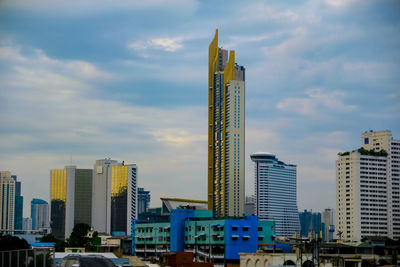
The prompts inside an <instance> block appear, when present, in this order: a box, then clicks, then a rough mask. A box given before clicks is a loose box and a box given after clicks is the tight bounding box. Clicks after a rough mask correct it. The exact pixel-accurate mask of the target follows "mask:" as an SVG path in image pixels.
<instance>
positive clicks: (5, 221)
mask: <svg viewBox="0 0 400 267" xmlns="http://www.w3.org/2000/svg"><path fill="white" fill-rule="evenodd" d="M14 213H15V181H14V179H12V178H11V173H10V172H9V171H1V172H0V232H3V233H7V232H9V231H10V232H11V231H13V230H14Z"/></svg>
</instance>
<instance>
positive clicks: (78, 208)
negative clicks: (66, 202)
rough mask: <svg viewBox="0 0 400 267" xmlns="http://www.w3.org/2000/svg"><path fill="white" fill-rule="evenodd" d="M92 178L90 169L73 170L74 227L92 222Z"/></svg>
mask: <svg viewBox="0 0 400 267" xmlns="http://www.w3.org/2000/svg"><path fill="white" fill-rule="evenodd" d="M92 178H93V171H92V170H90V169H76V170H75V201H74V205H75V207H74V225H75V224H77V223H87V224H89V225H91V222H92Z"/></svg>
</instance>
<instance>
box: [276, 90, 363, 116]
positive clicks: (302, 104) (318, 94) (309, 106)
mask: <svg viewBox="0 0 400 267" xmlns="http://www.w3.org/2000/svg"><path fill="white" fill-rule="evenodd" d="M345 96H346V94H345V93H344V92H341V91H332V92H326V91H325V90H324V89H321V88H312V89H308V90H307V91H306V97H298V98H291V97H290V98H286V99H284V100H283V101H281V102H279V103H278V104H277V105H276V107H277V108H278V109H280V110H284V111H288V112H298V113H300V114H303V115H316V114H317V112H320V111H321V109H324V108H327V109H330V110H338V111H343V110H345V111H350V110H354V109H355V108H356V106H355V105H346V104H345V103H344V102H343V99H344V98H345Z"/></svg>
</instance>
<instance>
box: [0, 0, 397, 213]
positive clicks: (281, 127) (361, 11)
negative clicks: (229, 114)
mask: <svg viewBox="0 0 400 267" xmlns="http://www.w3.org/2000/svg"><path fill="white" fill-rule="evenodd" d="M77 7H78V8H77ZM398 10H399V5H398V3H396V2H395V1H389V2H385V3H380V2H378V1H356V0H353V1H332V0H329V1H328V0H326V1H321V2H320V3H314V2H313V1H301V2H298V3H292V4H288V3H281V2H273V1H272V2H270V3H263V2H254V3H252V4H247V5H246V4H244V3H242V2H240V1H237V2H236V1H232V2H229V5H228V4H225V5H223V4H221V5H219V6H209V5H208V4H206V3H201V2H197V1H179V0H175V1H172V2H170V3H168V5H167V4H166V3H163V2H162V1H148V2H146V3H141V4H139V3H137V2H133V1H132V2H129V3H125V2H121V1H116V2H115V3H114V4H113V6H110V5H109V4H108V2H107V1H101V2H100V3H97V4H96V6H95V7H94V6H92V5H91V4H90V3H89V2H88V3H86V4H84V3H80V4H79V5H76V4H75V3H69V2H67V1H60V2H57V3H53V2H49V1H45V0H43V1H41V0H37V1H35V5H31V4H30V3H27V2H23V1H8V0H7V1H2V3H0V21H1V24H0V25H2V27H0V33H1V36H2V37H1V39H0V78H1V79H0V86H1V88H2V89H1V92H0V100H1V101H2V103H3V104H2V106H1V108H0V112H1V117H0V123H1V125H2V130H1V131H0V150H1V151H2V153H1V155H0V164H1V166H2V168H1V169H2V170H9V171H10V172H11V173H12V174H15V175H17V176H18V179H19V180H20V181H21V182H22V184H23V187H22V192H21V193H22V195H23V196H24V217H27V215H28V214H27V213H28V211H29V201H30V200H31V199H32V198H42V199H45V200H49V199H50V198H49V192H48V191H49V190H48V189H49V182H48V181H49V173H50V169H57V168H63V166H65V165H70V164H72V165H77V166H79V167H80V168H90V167H91V166H92V162H93V160H95V159H99V158H109V157H111V158H113V159H117V160H121V161H122V160H126V161H129V162H135V163H136V164H137V165H138V166H139V167H140V177H141V178H140V181H139V184H138V186H140V187H144V188H146V189H148V190H150V191H151V192H152V196H153V197H152V202H151V205H150V206H152V207H154V206H157V205H158V203H160V201H159V198H160V197H182V198H189V197H191V198H195V199H205V196H206V195H207V186H206V180H207V173H206V169H207V149H206V146H207V130H206V128H207V94H208V92H207V91H206V90H205V88H207V53H208V50H207V48H208V43H209V41H210V40H211V38H212V36H213V34H214V31H215V29H216V28H218V29H219V31H220V33H222V32H223V34H221V36H220V38H221V43H223V44H224V45H225V46H226V47H224V48H225V49H235V50H236V56H237V62H240V64H242V65H244V66H245V67H246V69H247V74H248V75H247V76H246V155H245V161H246V175H245V177H246V194H247V195H249V194H252V192H253V191H254V190H253V184H254V179H253V175H252V167H251V166H252V164H251V161H250V158H249V155H250V154H251V153H252V152H256V151H259V150H262V151H271V152H272V153H274V154H277V155H280V158H281V159H282V160H283V161H285V162H288V163H295V164H296V165H297V166H298V203H299V210H303V209H305V208H307V209H313V210H319V211H322V210H323V209H324V208H328V207H331V208H333V207H334V206H335V160H336V158H337V153H338V152H341V151H347V150H352V149H354V144H357V143H358V136H359V134H360V133H362V132H364V131H366V130H370V129H372V130H376V131H378V130H386V129H388V130H391V131H392V133H393V136H394V137H395V138H398V136H399V133H400V124H399V120H400V118H399V114H400V112H399V111H400V106H399V104H398V103H399V102H400V101H399V84H400V83H399V81H400V78H399V76H400V75H398V74H399V72H400V71H399V69H400V63H399V62H400V60H399V57H400V55H399V50H398V47H399V44H400V40H399V37H397V36H400V34H399V31H400V30H399V28H400V27H398V25H399V17H398V15H397V14H398V12H397V11H398ZM222 11H224V13H225V14H232V15H233V17H235V20H232V17H231V16H226V17H224V16H221V14H222ZM138 21H141V22H142V23H141V24H140V27H139V26H137V22H138ZM71 159H72V160H71ZM155 166H156V167H155ZM177 184H179V186H176V185H177ZM43 188H46V190H43ZM193 188H195V189H196V190H193ZM182 189H183V190H182ZM315 199H318V200H319V201H315Z"/></svg>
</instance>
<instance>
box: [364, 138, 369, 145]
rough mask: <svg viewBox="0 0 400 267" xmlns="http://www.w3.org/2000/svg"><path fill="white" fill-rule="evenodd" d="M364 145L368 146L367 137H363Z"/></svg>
mask: <svg viewBox="0 0 400 267" xmlns="http://www.w3.org/2000/svg"><path fill="white" fill-rule="evenodd" d="M364 144H366V145H367V144H369V139H368V137H365V138H364Z"/></svg>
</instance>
